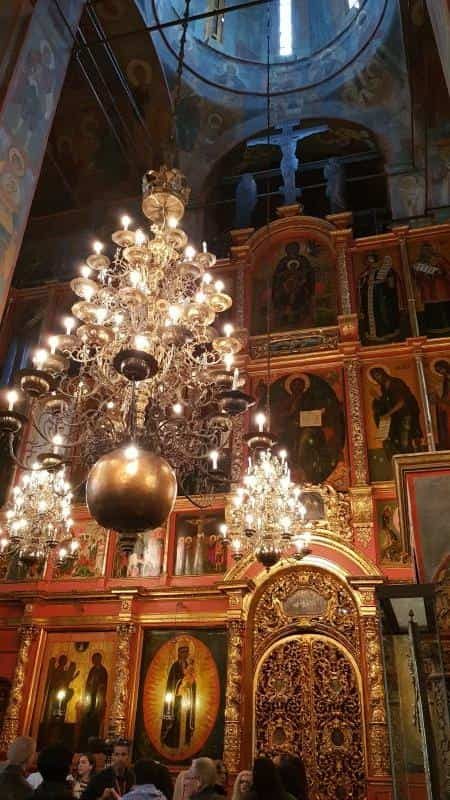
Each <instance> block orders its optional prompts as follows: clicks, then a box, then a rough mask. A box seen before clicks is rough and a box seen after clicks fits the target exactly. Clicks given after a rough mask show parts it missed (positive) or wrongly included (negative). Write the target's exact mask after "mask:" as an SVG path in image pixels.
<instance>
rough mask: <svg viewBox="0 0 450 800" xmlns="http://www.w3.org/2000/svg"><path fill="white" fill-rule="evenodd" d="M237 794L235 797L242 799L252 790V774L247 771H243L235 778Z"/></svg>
mask: <svg viewBox="0 0 450 800" xmlns="http://www.w3.org/2000/svg"><path fill="white" fill-rule="evenodd" d="M236 785H237V792H235V795H236V797H239V798H240V797H244V796H245V795H246V794H247V792H249V791H250V789H251V788H252V773H251V770H249V769H243V770H242V772H240V773H239V775H238V776H237V778H236Z"/></svg>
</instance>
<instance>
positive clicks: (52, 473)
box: [0, 456, 78, 565]
mask: <svg viewBox="0 0 450 800" xmlns="http://www.w3.org/2000/svg"><path fill="white" fill-rule="evenodd" d="M71 502H72V492H71V487H70V484H69V483H68V481H67V480H66V475H65V467H64V466H61V465H60V464H59V462H58V461H57V460H56V459H55V461H52V459H51V457H49V456H48V457H47V458H44V459H42V460H41V463H39V462H38V461H37V462H36V464H35V465H34V468H32V469H31V470H29V471H28V472H26V473H25V474H23V475H22V477H21V480H20V483H19V484H17V485H16V486H14V488H13V489H12V492H11V497H10V499H9V501H8V503H7V505H6V510H5V515H4V516H5V524H4V528H3V530H2V531H1V533H0V558H1V559H2V560H6V559H8V560H9V559H10V558H11V557H14V556H16V557H17V558H18V559H19V561H21V562H22V563H24V564H29V565H31V564H33V563H36V562H43V561H45V559H46V557H47V556H48V555H49V553H50V552H51V551H53V550H55V548H57V547H59V550H58V563H60V564H62V563H67V562H68V561H74V560H75V558H76V557H77V551H78V541H77V540H76V539H75V538H74V537H73V535H72V533H71V529H72V526H73V519H72V518H71Z"/></svg>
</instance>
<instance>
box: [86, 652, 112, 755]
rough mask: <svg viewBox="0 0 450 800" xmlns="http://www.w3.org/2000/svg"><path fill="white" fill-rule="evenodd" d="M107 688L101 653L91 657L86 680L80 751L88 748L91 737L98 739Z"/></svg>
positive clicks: (104, 709) (106, 671)
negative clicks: (90, 665)
mask: <svg viewBox="0 0 450 800" xmlns="http://www.w3.org/2000/svg"><path fill="white" fill-rule="evenodd" d="M107 688H108V670H107V669H106V667H105V666H104V664H103V656H102V654H101V653H94V654H93V656H92V667H91V668H90V670H89V674H88V676H87V679H86V684H85V689H84V696H85V706H84V716H83V720H82V723H81V731H80V743H79V746H80V748H81V749H83V748H86V747H87V746H88V740H89V738H90V737H91V736H93V737H98V736H99V734H100V730H101V726H102V722H103V720H104V717H105V712H106V692H107Z"/></svg>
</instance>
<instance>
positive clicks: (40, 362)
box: [33, 347, 48, 369]
mask: <svg viewBox="0 0 450 800" xmlns="http://www.w3.org/2000/svg"><path fill="white" fill-rule="evenodd" d="M47 357H48V351H47V350H44V348H42V347H41V348H39V350H36V352H35V354H34V358H33V364H34V366H35V367H36V369H42V367H43V366H44V364H45V362H46V361H47Z"/></svg>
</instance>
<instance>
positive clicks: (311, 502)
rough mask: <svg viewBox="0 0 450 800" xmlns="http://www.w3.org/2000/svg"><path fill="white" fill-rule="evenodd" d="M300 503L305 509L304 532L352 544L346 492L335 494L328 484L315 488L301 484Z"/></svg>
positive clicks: (309, 484) (349, 511)
mask: <svg viewBox="0 0 450 800" xmlns="http://www.w3.org/2000/svg"><path fill="white" fill-rule="evenodd" d="M301 501H302V504H303V505H304V507H305V509H306V516H305V523H304V528H305V530H307V531H309V532H310V533H311V534H315V533H316V534H320V535H321V536H327V537H330V538H336V539H339V541H341V542H346V544H352V543H353V532H352V524H351V522H352V520H351V509H350V500H349V496H348V494H347V493H346V492H337V491H336V489H334V487H333V486H330V484H328V483H323V484H320V485H317V486H315V485H314V484H311V483H303V484H302V495H301Z"/></svg>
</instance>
